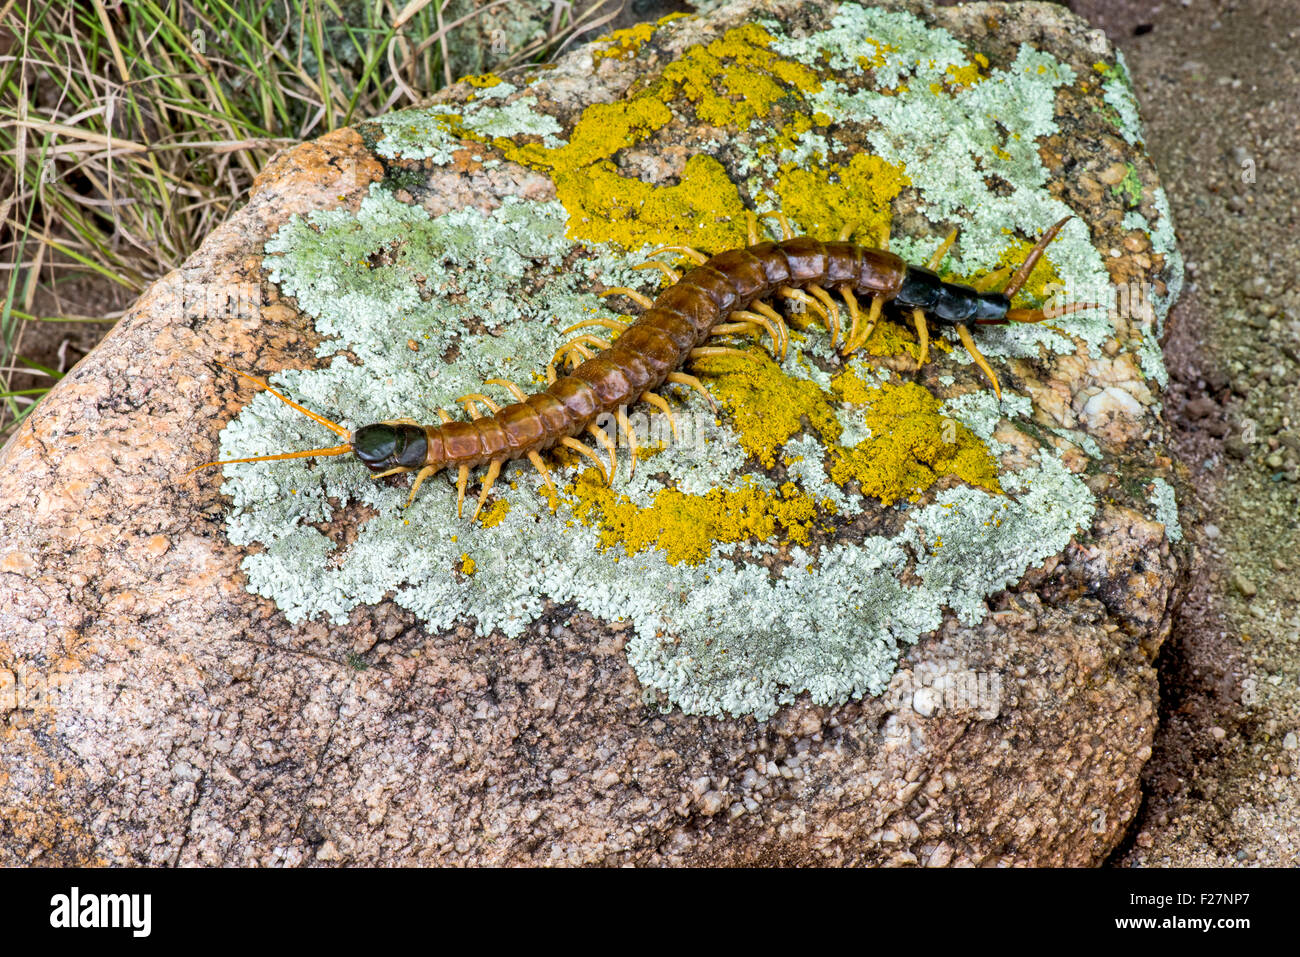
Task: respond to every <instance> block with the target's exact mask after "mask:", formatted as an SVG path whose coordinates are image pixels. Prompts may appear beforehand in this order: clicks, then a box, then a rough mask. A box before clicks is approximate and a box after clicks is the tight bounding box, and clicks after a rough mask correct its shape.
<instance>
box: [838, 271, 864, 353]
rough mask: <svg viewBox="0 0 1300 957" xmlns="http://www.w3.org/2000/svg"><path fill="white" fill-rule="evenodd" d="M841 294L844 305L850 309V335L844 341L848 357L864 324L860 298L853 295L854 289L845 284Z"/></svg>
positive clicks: (840, 288) (840, 290)
mask: <svg viewBox="0 0 1300 957" xmlns="http://www.w3.org/2000/svg"><path fill="white" fill-rule="evenodd" d="M839 293H840V295H841V296H843V297H844V304H845V305H846V306H848V308H849V318H850V319H851V320H852V322H850V323H849V335H848V338H846V339H845V340H844V354H845V355H848V354H849V353H850V352H852V351H853V343H854V342H856V341H857V339H858V332H859V331H860V326H861V324H862V313H861V312H860V311H859V309H858V297H857V296H855V295H853V289H852V287H850V286H849V285H848V283H845V284H844V285H842V286H840V287H839Z"/></svg>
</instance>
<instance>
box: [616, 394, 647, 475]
mask: <svg viewBox="0 0 1300 957" xmlns="http://www.w3.org/2000/svg"><path fill="white" fill-rule="evenodd" d="M614 417H615V419H617V421H618V427H619V428H620V429H622V430H623V434H624V435H626V436H627V450H628V454H629V455H630V456H632V465H631V467H630V468H629V469H628V470H627V477H628V478H631V477H632V476H634V475H636V457H637V454H638V453H639V452H640V451H641V447H640V446H639V445H638V444H637V441H636V433H635V432H633V431H632V423H631V422H629V421H628V420H627V413H625V412H624V411H623V409H622V408H620V409H619V410H618V412H616V413H615V416H614Z"/></svg>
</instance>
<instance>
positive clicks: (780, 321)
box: [749, 302, 790, 358]
mask: <svg viewBox="0 0 1300 957" xmlns="http://www.w3.org/2000/svg"><path fill="white" fill-rule="evenodd" d="M749 308H750V309H752V310H754V312H757V313H758V314H759V315H761V316H766V317H767V318H768V320H769V321H770V322H771V323H772V325H774V326H776V328H777V329H779V330H781V356H782V358H784V357H785V354H786V352H787V351H788V350H789V348H790V329H789V327H787V326H786V324H785V317H784V316H782V315H781V314H780V313H779V312H777V311H776V310H775V309H773V308H772V307H771V306H769V305H768V304H767V303H765V302H753V303H750V305H749Z"/></svg>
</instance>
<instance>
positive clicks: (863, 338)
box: [845, 296, 885, 355]
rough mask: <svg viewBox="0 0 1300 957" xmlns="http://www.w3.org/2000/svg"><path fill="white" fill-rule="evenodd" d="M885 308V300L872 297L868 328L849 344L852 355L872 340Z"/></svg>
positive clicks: (867, 322)
mask: <svg viewBox="0 0 1300 957" xmlns="http://www.w3.org/2000/svg"><path fill="white" fill-rule="evenodd" d="M884 308H885V300H884V299H883V298H881V297H880V296H872V297H871V308H870V309H869V310H868V311H867V321H866V326H865V328H863V330H862V334H861V335H859V336H858V337H857V338H856V339H854V340H853V341H852V342H851V343H850V344H849V352H850V353H851V352H856V351H857V350H858V349H861V348H862V347H863V346H865V345H866V344H867V342H868V340H870V339H871V334H872V333H873V332H875V331H876V323H877V322H879V321H880V313H881V311H882V310H883V309H884ZM845 354H846V355H847V354H848V353H845Z"/></svg>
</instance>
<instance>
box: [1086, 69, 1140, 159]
mask: <svg viewBox="0 0 1300 957" xmlns="http://www.w3.org/2000/svg"><path fill="white" fill-rule="evenodd" d="M1097 71H1098V72H1099V73H1101V74H1102V76H1103V79H1102V81H1101V89H1102V99H1103V100H1105V101H1106V104H1107V105H1108V106H1109V107H1110V108H1111V109H1113V110H1114V111H1115V116H1116V118H1117V120H1118V124H1117V125H1118V126H1119V132H1120V135H1121V136H1123V137H1124V139H1125V140H1127V141H1128V142H1129V143H1131V144H1132V145H1133V146H1138V147H1140V146H1141V145H1142V142H1143V140H1144V137H1143V135H1142V120H1141V118H1140V117H1139V116H1138V109H1137V100H1136V98H1135V97H1134V96H1133V81H1132V80H1131V79H1130V78H1129V72H1128V64H1127V63H1125V62H1124V53H1123V51H1122V50H1116V51H1115V65H1114V66H1113V67H1112V66H1107V65H1106V64H1104V63H1099V64H1097Z"/></svg>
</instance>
